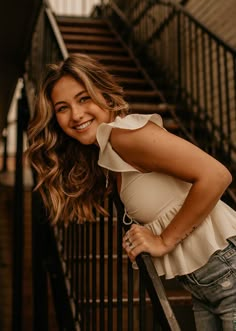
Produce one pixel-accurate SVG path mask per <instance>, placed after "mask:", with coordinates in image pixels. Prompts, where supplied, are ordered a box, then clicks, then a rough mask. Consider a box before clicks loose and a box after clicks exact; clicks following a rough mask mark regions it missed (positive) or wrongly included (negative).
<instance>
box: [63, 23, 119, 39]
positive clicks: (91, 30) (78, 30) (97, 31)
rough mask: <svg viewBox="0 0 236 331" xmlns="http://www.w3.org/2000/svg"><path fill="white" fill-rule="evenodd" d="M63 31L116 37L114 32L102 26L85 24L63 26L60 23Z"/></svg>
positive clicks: (72, 33) (74, 33)
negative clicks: (94, 26)
mask: <svg viewBox="0 0 236 331" xmlns="http://www.w3.org/2000/svg"><path fill="white" fill-rule="evenodd" d="M59 28H60V31H61V33H70V34H71V35H76V34H78V33H79V34H80V35H85V36H86V35H94V36H95V35H99V36H112V37H114V34H113V33H112V32H111V31H110V30H107V29H105V28H104V29H102V28H99V29H98V28H93V27H92V28H91V27H83V26H61V25H59Z"/></svg>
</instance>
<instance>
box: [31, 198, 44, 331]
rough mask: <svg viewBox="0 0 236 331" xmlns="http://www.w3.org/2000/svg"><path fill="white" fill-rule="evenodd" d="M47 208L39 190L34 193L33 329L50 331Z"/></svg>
mask: <svg viewBox="0 0 236 331" xmlns="http://www.w3.org/2000/svg"><path fill="white" fill-rule="evenodd" d="M45 219H46V215H45V209H44V207H43V203H42V200H41V198H40V195H39V193H38V192H33V193H32V278H33V279H32V286H33V325H32V327H33V331H42V330H45V331H48V289H47V270H46V268H45V250H46V245H47V241H46V240H45V239H46V238H45V235H44V233H45V229H44V228H45Z"/></svg>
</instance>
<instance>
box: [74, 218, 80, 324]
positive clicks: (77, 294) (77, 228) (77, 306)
mask: <svg viewBox="0 0 236 331" xmlns="http://www.w3.org/2000/svg"><path fill="white" fill-rule="evenodd" d="M74 230H75V320H76V321H78V322H79V314H80V311H79V277H80V275H79V226H78V224H75V229H74Z"/></svg>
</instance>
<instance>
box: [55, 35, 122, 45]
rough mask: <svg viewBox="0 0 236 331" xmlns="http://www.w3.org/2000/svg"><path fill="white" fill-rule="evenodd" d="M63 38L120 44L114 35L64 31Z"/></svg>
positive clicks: (73, 40) (66, 39) (72, 40)
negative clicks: (81, 33)
mask: <svg viewBox="0 0 236 331" xmlns="http://www.w3.org/2000/svg"><path fill="white" fill-rule="evenodd" d="M62 36H63V38H64V40H65V41H70V42H93V43H95V42H96V43H97V42H98V43H107V42H109V44H111V45H114V44H118V43H119V41H118V40H116V39H114V37H113V36H110V37H108V36H100V35H96V36H94V35H80V34H79V33H77V34H76V35H75V34H71V33H70V34H69V33H63V34H62Z"/></svg>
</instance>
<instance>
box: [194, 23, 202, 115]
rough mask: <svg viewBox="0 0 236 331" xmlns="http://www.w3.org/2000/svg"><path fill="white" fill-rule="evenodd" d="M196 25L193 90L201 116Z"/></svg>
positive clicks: (196, 28) (196, 30) (195, 26)
mask: <svg viewBox="0 0 236 331" xmlns="http://www.w3.org/2000/svg"><path fill="white" fill-rule="evenodd" d="M198 31H199V30H198V27H197V25H196V24H195V25H194V41H195V86H196V87H195V90H196V98H195V100H194V101H195V102H196V103H197V105H198V111H199V116H200V118H201V115H202V114H201V107H199V106H200V78H199V77H200V76H199V47H198V46H199V45H198Z"/></svg>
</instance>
